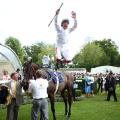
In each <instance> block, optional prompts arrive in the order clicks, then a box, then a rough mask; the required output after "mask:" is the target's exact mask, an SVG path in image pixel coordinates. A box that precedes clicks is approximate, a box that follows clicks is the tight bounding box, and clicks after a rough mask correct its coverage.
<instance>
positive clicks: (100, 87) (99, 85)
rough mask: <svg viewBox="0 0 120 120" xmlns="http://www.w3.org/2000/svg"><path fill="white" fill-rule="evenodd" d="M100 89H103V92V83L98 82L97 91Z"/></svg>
mask: <svg viewBox="0 0 120 120" xmlns="http://www.w3.org/2000/svg"><path fill="white" fill-rule="evenodd" d="M99 90H100V91H101V93H102V92H103V85H102V84H98V89H97V92H99Z"/></svg>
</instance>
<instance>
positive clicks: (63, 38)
mask: <svg viewBox="0 0 120 120" xmlns="http://www.w3.org/2000/svg"><path fill="white" fill-rule="evenodd" d="M57 18H58V15H56V17H55V28H56V31H57V46H59V47H62V46H63V45H65V44H67V43H68V36H69V34H70V33H71V32H72V31H74V30H75V28H76V27H77V20H76V19H74V25H73V27H72V28H69V29H66V30H64V29H63V28H62V27H61V28H60V27H59V25H58V24H57Z"/></svg>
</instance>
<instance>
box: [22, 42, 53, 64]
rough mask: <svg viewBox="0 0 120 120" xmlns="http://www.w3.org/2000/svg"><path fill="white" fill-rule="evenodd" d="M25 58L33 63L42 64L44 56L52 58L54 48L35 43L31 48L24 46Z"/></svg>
mask: <svg viewBox="0 0 120 120" xmlns="http://www.w3.org/2000/svg"><path fill="white" fill-rule="evenodd" d="M24 50H25V52H26V55H27V56H30V57H32V59H33V62H35V63H38V64H42V58H43V56H44V55H49V56H54V46H53V45H50V44H44V43H43V42H41V43H36V44H34V45H31V46H24Z"/></svg>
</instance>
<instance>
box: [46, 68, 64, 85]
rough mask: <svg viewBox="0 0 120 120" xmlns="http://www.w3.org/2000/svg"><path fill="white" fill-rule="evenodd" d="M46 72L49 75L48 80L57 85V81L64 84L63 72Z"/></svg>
mask: <svg viewBox="0 0 120 120" xmlns="http://www.w3.org/2000/svg"><path fill="white" fill-rule="evenodd" d="M46 72H47V74H48V80H52V81H53V82H54V83H55V84H57V81H59V83H62V82H64V75H63V73H62V72H57V71H51V70H46Z"/></svg>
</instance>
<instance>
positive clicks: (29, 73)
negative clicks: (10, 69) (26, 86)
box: [23, 62, 39, 81]
mask: <svg viewBox="0 0 120 120" xmlns="http://www.w3.org/2000/svg"><path fill="white" fill-rule="evenodd" d="M38 69H39V66H38V65H37V64H35V63H29V62H26V63H24V65H23V74H24V80H25V81H28V80H30V79H33V78H34V79H36V71H37V70H38Z"/></svg>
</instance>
